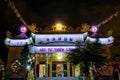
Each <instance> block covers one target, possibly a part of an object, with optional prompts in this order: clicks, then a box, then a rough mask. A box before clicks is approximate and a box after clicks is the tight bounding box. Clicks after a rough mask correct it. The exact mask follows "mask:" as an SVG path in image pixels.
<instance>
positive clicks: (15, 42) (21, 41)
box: [4, 38, 33, 46]
mask: <svg viewBox="0 0 120 80" xmlns="http://www.w3.org/2000/svg"><path fill="white" fill-rule="evenodd" d="M4 41H5V44H6V45H8V46H24V45H26V44H32V43H33V41H32V38H28V39H10V38H6V39H5V40H4Z"/></svg>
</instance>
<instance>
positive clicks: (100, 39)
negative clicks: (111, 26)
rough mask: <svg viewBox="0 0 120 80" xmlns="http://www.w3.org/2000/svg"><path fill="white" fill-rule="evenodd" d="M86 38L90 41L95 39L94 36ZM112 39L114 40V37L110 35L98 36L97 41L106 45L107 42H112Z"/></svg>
mask: <svg viewBox="0 0 120 80" xmlns="http://www.w3.org/2000/svg"><path fill="white" fill-rule="evenodd" d="M86 40H88V41H90V42H95V41H96V38H91V37H87V39H86ZM113 41H114V38H113V37H112V36H110V37H107V38H99V41H98V42H99V43H100V44H103V45H107V44H111V43H113Z"/></svg>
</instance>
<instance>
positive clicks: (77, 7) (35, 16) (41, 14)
mask: <svg viewBox="0 0 120 80" xmlns="http://www.w3.org/2000/svg"><path fill="white" fill-rule="evenodd" d="M13 1H14V3H15V6H16V8H17V9H18V11H19V12H20V14H21V15H22V17H23V18H24V20H25V22H26V23H27V24H28V25H31V24H32V23H35V24H36V25H37V27H41V28H44V27H47V26H49V25H52V24H54V23H56V22H62V23H64V24H66V25H69V26H72V27H78V26H80V25H81V24H82V23H88V24H90V25H92V24H98V23H99V22H101V21H102V20H104V19H105V18H107V17H109V16H110V15H111V14H113V13H114V12H115V11H117V10H119V9H120V6H119V4H120V0H13ZM0 24H1V25H0V27H1V29H0V45H1V46H0V49H1V50H3V53H4V54H2V53H1V55H2V56H4V57H5V55H6V48H5V47H4V46H5V45H4V42H3V40H4V38H6V35H5V31H7V30H10V32H12V35H18V34H19V31H18V27H19V26H20V25H22V23H21V21H20V20H19V19H18V18H17V17H16V15H15V14H14V12H13V11H12V10H11V9H10V7H8V4H7V3H6V2H5V1H4V0H0Z"/></svg>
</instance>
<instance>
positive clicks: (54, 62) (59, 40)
mask: <svg viewBox="0 0 120 80" xmlns="http://www.w3.org/2000/svg"><path fill="white" fill-rule="evenodd" d="M24 30H26V29H24ZM87 40H89V41H90V42H95V41H96V38H95V37H91V36H89V34H88V32H87V31H84V32H83V31H82V32H81V31H80V30H79V28H77V30H73V29H72V28H67V27H66V26H62V27H61V25H60V24H58V25H57V27H55V25H54V26H52V29H51V30H45V31H41V32H40V33H31V36H30V37H27V36H26V35H25V33H24V32H23V33H21V34H20V35H18V36H15V37H14V38H6V39H5V44H6V45H7V46H8V48H9V55H8V64H7V69H9V68H10V65H11V63H12V62H13V61H14V60H15V59H17V58H19V56H20V53H21V51H22V49H23V46H24V45H25V44H28V45H29V50H30V53H31V54H33V55H35V59H36V65H35V74H36V75H37V77H44V76H50V77H66V76H78V75H79V72H80V71H79V69H78V67H77V66H76V67H75V68H74V67H73V66H72V65H71V64H70V63H69V62H67V58H66V55H65V54H67V53H68V52H70V51H71V50H73V49H75V48H76V44H80V45H81V46H84V42H85V41H87ZM113 41H114V38H113V37H112V36H107V37H100V38H99V42H100V43H101V44H103V45H104V46H105V47H106V55H107V56H110V50H109V47H110V45H111V44H112V43H113ZM108 54H109V55H108ZM13 56H14V57H13Z"/></svg>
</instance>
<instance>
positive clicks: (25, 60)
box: [11, 45, 33, 73]
mask: <svg viewBox="0 0 120 80" xmlns="http://www.w3.org/2000/svg"><path fill="white" fill-rule="evenodd" d="M27 66H29V69H31V68H32V67H33V62H32V59H31V54H30V53H29V47H28V45H25V46H24V49H23V50H22V52H21V56H20V59H18V60H15V61H14V62H13V63H12V65H11V69H12V71H13V72H17V73H19V72H25V71H27Z"/></svg>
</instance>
